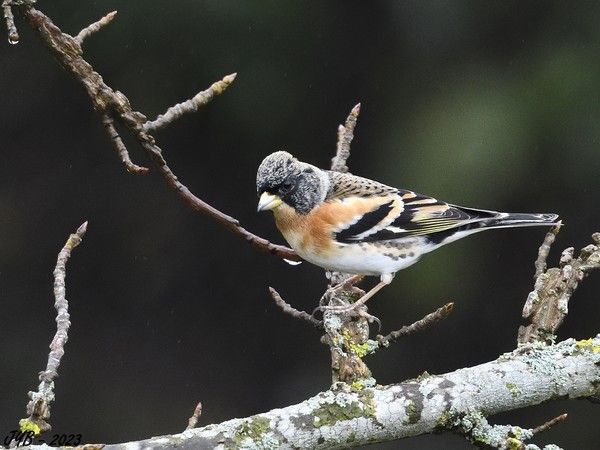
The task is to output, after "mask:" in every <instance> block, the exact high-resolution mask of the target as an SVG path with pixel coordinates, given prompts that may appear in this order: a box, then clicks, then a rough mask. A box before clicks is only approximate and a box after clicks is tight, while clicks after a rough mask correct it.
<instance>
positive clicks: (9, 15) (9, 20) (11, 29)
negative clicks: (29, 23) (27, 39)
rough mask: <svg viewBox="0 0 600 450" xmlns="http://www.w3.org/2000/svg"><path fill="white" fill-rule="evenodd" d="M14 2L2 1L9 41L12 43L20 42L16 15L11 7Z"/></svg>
mask: <svg viewBox="0 0 600 450" xmlns="http://www.w3.org/2000/svg"><path fill="white" fill-rule="evenodd" d="M11 4H12V2H11V1H9V0H4V1H3V2H2V12H3V14H4V21H5V22H6V30H7V31H8V42H10V43H11V44H18V43H19V32H18V31H17V27H16V25H15V17H14V16H13V12H12V9H11Z"/></svg>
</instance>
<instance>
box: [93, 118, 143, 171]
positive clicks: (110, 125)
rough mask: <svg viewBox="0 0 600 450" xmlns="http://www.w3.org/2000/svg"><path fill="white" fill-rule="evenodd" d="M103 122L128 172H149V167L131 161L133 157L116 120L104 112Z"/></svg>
mask: <svg viewBox="0 0 600 450" xmlns="http://www.w3.org/2000/svg"><path fill="white" fill-rule="evenodd" d="M102 124H103V125H104V128H105V129H106V132H107V133H108V137H110V140H111V141H112V143H113V146H114V147H115V150H116V152H117V155H118V156H119V159H120V160H121V161H122V162H123V164H125V168H126V169H127V172H131V173H139V174H144V173H148V168H147V167H142V166H138V165H137V164H134V163H133V161H131V158H130V157H129V152H128V151H127V147H125V144H124V143H123V140H122V139H121V136H119V133H118V132H117V129H116V127H115V124H114V121H113V119H112V117H111V116H110V115H109V114H107V113H104V114H102Z"/></svg>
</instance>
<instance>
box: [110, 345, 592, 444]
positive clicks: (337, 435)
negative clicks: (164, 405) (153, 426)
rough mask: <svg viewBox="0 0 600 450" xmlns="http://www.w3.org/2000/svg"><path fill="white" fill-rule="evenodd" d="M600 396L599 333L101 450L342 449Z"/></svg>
mask: <svg viewBox="0 0 600 450" xmlns="http://www.w3.org/2000/svg"><path fill="white" fill-rule="evenodd" d="M599 393H600V335H598V336H596V337H595V338H594V339H589V340H584V341H575V340H574V339H567V340H566V341H563V342H561V343H559V344H555V345H550V346H546V345H543V344H539V343H535V344H531V345H527V346H522V347H520V348H518V349H517V350H515V351H513V352H511V353H506V354H504V355H502V356H500V357H499V358H498V359H496V360H495V361H491V362H488V363H485V364H481V365H478V366H475V367H470V368H465V369H459V370H457V371H454V372H450V373H447V374H444V375H430V376H428V375H426V376H422V377H420V378H419V379H415V380H409V381H406V382H404V383H400V384H392V385H388V386H382V387H377V388H365V389H358V390H353V389H351V388H350V387H349V386H348V385H347V384H344V383H338V384H336V385H334V387H333V388H332V390H329V391H325V392H321V393H320V394H317V395H315V396H314V397H312V398H310V399H308V400H305V401H303V402H302V403H298V404H296V405H291V406H287V407H285V408H280V409H274V410H272V411H269V412H267V413H263V414H258V415H255V416H252V417H247V418H244V419H233V420H228V421H226V422H222V423H219V424H213V425H208V426H205V427H201V428H195V429H189V430H186V431H184V432H183V433H180V434H176V435H170V436H161V437H155V438H151V439H147V440H143V441H138V442H130V443H127V444H115V445H106V446H105V447H104V450H128V449H132V448H148V447H150V448H153V449H157V450H167V449H174V448H194V449H213V448H216V449H222V450H224V449H228V448H247V449H258V448H261V449H265V448H267V449H299V448H300V449H342V448H349V447H358V446H362V445H365V444H369V443H374V442H383V441H391V440H395V439H401V438H407V437H410V436H417V435H422V434H427V433H431V432H434V431H443V430H454V431H459V432H461V431H464V429H465V427H467V428H468V429H469V430H475V428H474V427H475V424H473V423H472V420H473V418H476V417H481V418H485V417H488V416H490V415H494V414H498V413H500V412H504V411H510V410H514V409H519V408H524V407H527V406H532V405H537V404H540V403H542V402H546V401H549V400H555V399H562V398H582V397H589V396H591V395H598V394H599ZM469 421H471V422H470V425H468V423H469ZM469 427H470V428H469ZM502 427H509V428H506V429H507V430H508V431H510V429H514V428H516V427H510V426H509V425H506V426H502ZM499 428H500V426H496V427H494V429H495V430H498V429H499ZM502 429H504V428H502ZM523 431H524V432H523V433H521V434H520V435H519V434H518V433H517V436H516V437H510V436H509V435H508V434H506V436H508V437H510V438H511V439H512V441H511V442H504V443H503V442H499V441H494V442H493V443H492V442H486V441H485V439H491V438H490V437H486V435H485V434H483V435H481V436H479V438H480V439H482V440H483V441H482V442H479V443H480V444H486V445H492V444H493V445H495V446H497V447H498V448H508V445H509V444H511V445H517V444H519V441H521V442H522V441H523V440H524V439H525V438H526V437H530V435H531V434H533V431H534V430H532V429H523ZM538 431H539V430H538ZM494 439H498V436H497V435H496V437H494ZM507 439H508V438H507ZM515 440H516V441H517V442H515ZM511 448H519V447H511ZM530 448H536V447H534V446H531V447H530Z"/></svg>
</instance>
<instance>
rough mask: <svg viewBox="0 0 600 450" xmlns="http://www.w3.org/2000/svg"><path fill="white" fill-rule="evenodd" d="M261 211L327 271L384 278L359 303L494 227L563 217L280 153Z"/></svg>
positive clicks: (263, 182)
mask: <svg viewBox="0 0 600 450" xmlns="http://www.w3.org/2000/svg"><path fill="white" fill-rule="evenodd" d="M256 189H257V192H258V195H259V196H260V200H259V202H258V211H266V210H271V211H273V215H274V217H275V223H276V225H277V228H278V229H279V231H280V232H281V234H283V237H284V238H285V240H286V241H287V242H288V244H289V245H290V246H291V247H292V248H293V249H294V251H295V252H296V253H297V254H298V255H299V256H300V257H302V258H303V259H305V260H306V261H308V262H311V263H313V264H316V265H317V266H320V267H322V268H324V269H326V270H330V271H336V272H344V273H350V274H358V275H375V276H379V277H380V279H381V282H380V283H379V284H378V285H377V286H375V288H373V289H372V290H371V291H369V292H368V293H367V294H365V295H364V296H363V297H362V298H361V299H360V300H359V301H358V302H356V303H359V304H362V303H364V302H365V301H366V300H368V298H370V297H372V296H373V295H374V294H375V293H376V292H377V291H378V290H380V289H381V288H382V287H383V286H385V285H386V284H389V283H390V282H391V281H392V279H393V277H394V275H395V273H396V272H397V271H399V270H401V269H404V268H406V267H408V266H410V265H412V264H414V263H416V262H417V261H418V260H419V258H421V256H423V255H424V254H425V253H429V252H431V251H432V250H435V249H437V248H439V247H441V246H442V245H445V244H448V243H450V242H454V241H456V240H458V239H461V238H463V237H465V236H469V235H471V234H474V233H478V232H480V231H484V230H490V229H494V228H513V227H525V226H553V225H557V224H558V223H557V222H556V220H557V218H558V215H556V214H529V213H503V212H496V211H486V210H482V209H473V208H465V207H462V206H457V205H452V204H449V203H446V202H443V201H440V200H437V199H435V198H433V197H428V196H426V195H422V194H417V193H416V192H413V191H409V190H406V189H398V188H394V187H391V186H387V185H385V184H382V183H379V182H377V181H373V180H369V179H367V178H361V177H358V176H355V175H351V174H348V173H340V172H334V171H330V170H322V169H319V168H318V167H315V166H313V165H311V164H307V163H304V162H301V161H298V160H297V159H296V158H294V157H293V156H292V155H291V154H289V153H287V152H284V151H279V152H275V153H272V154H271V155H269V156H267V157H266V158H265V159H264V160H263V161H262V163H261V164H260V167H259V168H258V172H257V175H256Z"/></svg>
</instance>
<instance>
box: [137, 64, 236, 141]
mask: <svg viewBox="0 0 600 450" xmlns="http://www.w3.org/2000/svg"><path fill="white" fill-rule="evenodd" d="M236 76H237V74H236V73H232V74H230V75H227V76H226V77H223V79H222V80H219V81H217V82H215V83H213V84H212V85H211V86H210V87H209V88H208V89H206V90H204V91H201V92H199V93H198V94H196V95H195V96H194V97H192V98H191V99H189V100H186V101H185V102H182V103H177V104H176V105H174V106H171V107H170V108H169V109H167V111H166V112H165V113H164V114H161V115H159V116H158V117H157V118H156V119H155V120H153V121H148V122H146V123H145V124H144V130H145V131H156V130H158V129H159V128H162V127H165V126H167V125H169V124H170V123H171V122H174V121H175V120H177V119H179V118H180V117H181V116H183V115H184V114H189V113H193V112H196V111H198V109H199V108H200V107H202V106H204V105H206V104H208V103H209V102H210V101H211V100H212V99H213V98H214V97H215V96H217V95H220V94H222V93H223V92H224V91H225V89H227V88H228V87H229V85H230V84H231V83H233V81H234V80H235V77H236Z"/></svg>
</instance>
